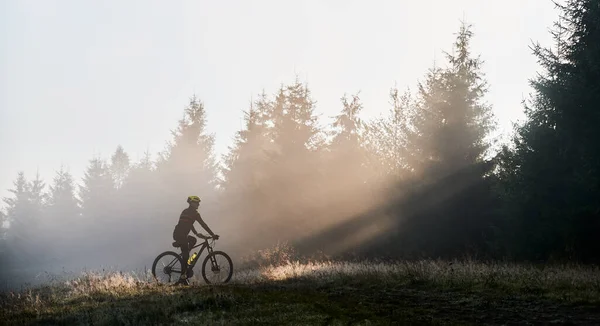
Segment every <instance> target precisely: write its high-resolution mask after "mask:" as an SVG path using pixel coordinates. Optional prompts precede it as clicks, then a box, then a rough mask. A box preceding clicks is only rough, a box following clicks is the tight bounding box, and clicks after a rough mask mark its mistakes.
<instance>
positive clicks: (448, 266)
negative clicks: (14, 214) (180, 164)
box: [0, 260, 600, 325]
mask: <svg viewBox="0 0 600 326" xmlns="http://www.w3.org/2000/svg"><path fill="white" fill-rule="evenodd" d="M599 272H600V271H599V269H598V268H595V267H584V266H550V267H543V266H533V265H528V266H526V265H510V264H483V263H477V262H469V261H463V262H459V261H454V262H446V261H433V260H426V261H418V262H397V263H393V264H392V263H390V264H386V263H368V262H353V263H351V262H332V261H324V262H305V263H299V262H293V261H286V262H283V263H278V264H268V265H261V264H258V265H256V266H252V268H245V269H242V270H238V271H237V272H236V274H235V275H234V279H233V280H232V282H231V283H230V284H227V285H221V286H209V285H204V284H203V282H201V281H200V280H198V279H196V282H194V283H193V284H192V285H191V286H189V287H173V286H164V285H159V284H156V283H154V282H152V281H151V280H150V279H149V278H148V277H147V275H133V274H124V273H115V272H107V273H86V274H83V275H81V276H80V277H77V278H74V279H71V280H69V281H67V282H64V281H63V282H61V281H56V282H50V283H49V284H47V285H45V286H41V287H35V288H30V289H23V290H21V291H19V292H8V293H2V294H1V297H0V308H1V310H0V320H2V321H5V322H6V323H7V324H9V325H20V324H27V325H80V324H83V325H173V324H182V323H183V324H193V325H248V324H250V325H251V324H261V325H307V324H309V325H325V324H327V325H348V324H352V325H388V324H429V325H454V324H456V325H465V324H473V325H482V324H497V325H500V324H551V323H558V324H594V323H595V322H596V321H597V320H600V273H599Z"/></svg>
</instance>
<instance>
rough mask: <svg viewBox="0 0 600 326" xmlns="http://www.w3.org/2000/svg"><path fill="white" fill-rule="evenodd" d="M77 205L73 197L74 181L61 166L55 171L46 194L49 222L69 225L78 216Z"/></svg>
mask: <svg viewBox="0 0 600 326" xmlns="http://www.w3.org/2000/svg"><path fill="white" fill-rule="evenodd" d="M79 211H80V210H79V206H78V202H77V198H76V197H75V182H74V181H73V177H72V176H71V173H69V171H67V170H65V169H64V168H63V167H61V168H60V170H58V171H57V172H56V175H55V176H54V180H53V184H52V185H51V186H50V192H49V196H48V216H49V219H51V220H53V221H52V222H51V223H61V224H64V225H69V224H71V223H73V222H74V221H75V220H76V219H77V218H79Z"/></svg>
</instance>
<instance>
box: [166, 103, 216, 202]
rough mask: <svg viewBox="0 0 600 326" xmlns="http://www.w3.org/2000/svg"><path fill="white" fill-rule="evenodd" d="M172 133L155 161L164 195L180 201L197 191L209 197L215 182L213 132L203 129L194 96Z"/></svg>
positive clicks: (200, 105) (199, 105)
mask: <svg viewBox="0 0 600 326" xmlns="http://www.w3.org/2000/svg"><path fill="white" fill-rule="evenodd" d="M172 135H173V141H172V142H170V143H169V145H168V148H167V150H166V151H164V152H163V153H162V155H161V157H160V159H159V162H158V172H159V174H160V176H161V180H162V182H164V184H165V185H166V187H165V188H166V189H165V190H166V191H167V192H166V193H165V199H166V200H168V201H170V202H177V203H180V202H182V201H183V200H185V198H186V197H187V196H189V195H191V194H199V195H200V196H202V197H204V198H205V200H209V201H210V199H209V198H210V197H211V195H212V194H213V193H214V189H215V187H216V185H217V183H218V179H217V167H218V165H217V162H216V159H215V156H214V149H213V148H214V135H211V134H208V133H207V131H206V111H205V109H204V104H203V103H202V102H201V101H200V100H198V99H197V98H196V97H195V96H194V97H192V98H191V99H190V102H189V104H188V106H187V107H186V108H185V110H184V117H183V118H182V119H181V120H180V121H179V125H178V128H177V130H176V131H174V132H172ZM179 206H180V205H179Z"/></svg>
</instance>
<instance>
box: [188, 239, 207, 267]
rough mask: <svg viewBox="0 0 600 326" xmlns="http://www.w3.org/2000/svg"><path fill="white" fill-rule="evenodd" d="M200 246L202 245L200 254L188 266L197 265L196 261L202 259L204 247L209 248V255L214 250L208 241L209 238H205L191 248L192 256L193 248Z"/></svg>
mask: <svg viewBox="0 0 600 326" xmlns="http://www.w3.org/2000/svg"><path fill="white" fill-rule="evenodd" d="M198 247H202V248H200V251H198V256H196V259H195V260H194V262H193V263H192V264H191V265H189V267H188V268H190V267H191V268H193V267H194V266H196V263H197V262H198V261H199V260H200V256H201V255H202V253H203V252H204V249H207V252H208V254H209V255H210V254H211V253H212V252H213V248H212V247H211V246H210V244H209V243H208V239H204V241H203V242H201V243H199V244H197V245H195V246H193V247H191V248H190V257H191V256H192V249H194V248H198ZM213 259H214V258H213ZM184 263H187V262H184Z"/></svg>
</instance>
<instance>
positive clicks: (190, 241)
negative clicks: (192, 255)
mask: <svg viewBox="0 0 600 326" xmlns="http://www.w3.org/2000/svg"><path fill="white" fill-rule="evenodd" d="M197 241H198V240H196V237H193V236H191V235H188V236H187V243H188V248H190V250H191V249H192V247H193V246H195V245H196V242H197Z"/></svg>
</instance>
